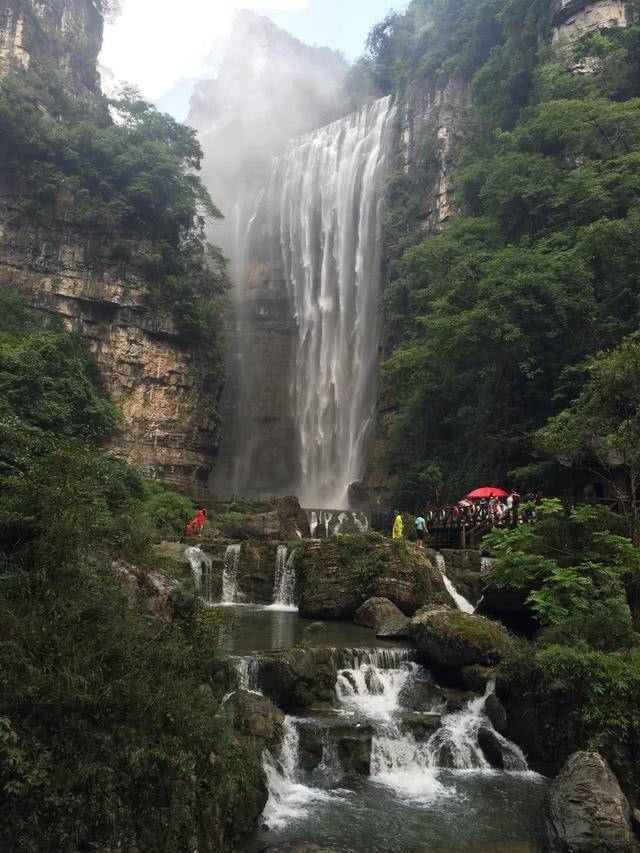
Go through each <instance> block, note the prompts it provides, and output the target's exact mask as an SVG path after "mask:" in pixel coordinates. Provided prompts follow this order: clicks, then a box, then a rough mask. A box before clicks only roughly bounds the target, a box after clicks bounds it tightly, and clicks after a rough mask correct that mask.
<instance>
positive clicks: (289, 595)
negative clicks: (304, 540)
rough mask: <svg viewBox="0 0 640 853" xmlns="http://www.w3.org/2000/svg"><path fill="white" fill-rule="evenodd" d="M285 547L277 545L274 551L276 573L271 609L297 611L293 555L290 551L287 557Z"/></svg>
mask: <svg viewBox="0 0 640 853" xmlns="http://www.w3.org/2000/svg"><path fill="white" fill-rule="evenodd" d="M287 554H288V548H287V546H286V545H278V548H277V551H276V572H275V581H274V584H273V605H272V606H273V608H277V609H280V610H297V607H296V570H295V555H296V552H295V551H292V552H291V554H290V555H289V556H288V557H287Z"/></svg>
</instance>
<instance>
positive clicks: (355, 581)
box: [296, 533, 453, 619]
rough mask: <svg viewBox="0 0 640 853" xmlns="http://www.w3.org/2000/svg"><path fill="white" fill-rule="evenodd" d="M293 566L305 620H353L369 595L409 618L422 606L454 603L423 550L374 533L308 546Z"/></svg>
mask: <svg viewBox="0 0 640 853" xmlns="http://www.w3.org/2000/svg"><path fill="white" fill-rule="evenodd" d="M296 564H297V568H298V586H299V595H300V615H301V616H303V617H307V618H311V619H352V618H353V617H354V615H355V613H356V611H357V610H358V609H359V608H360V607H361V606H362V605H363V604H364V602H365V601H367V599H369V598H371V597H372V596H373V597H378V598H387V599H389V600H390V601H391V602H392V603H393V604H395V605H396V606H397V607H398V608H399V609H400V610H401V611H402V612H403V613H404V614H405V615H407V616H411V615H412V614H413V613H415V611H416V610H417V609H418V608H419V607H421V606H422V605H424V604H449V605H452V604H453V602H452V600H451V597H450V595H449V593H448V592H447V590H446V588H445V585H444V581H443V580H442V576H441V574H440V572H439V571H438V570H437V569H436V568H435V567H434V566H433V564H432V562H431V560H430V559H429V558H428V556H427V555H426V553H425V552H422V551H418V550H417V549H416V548H414V547H413V546H411V545H409V544H408V543H406V542H392V541H391V540H389V539H385V538H384V537H383V536H379V535H378V534H375V533H371V534H360V535H357V536H341V537H336V538H333V539H324V540H321V541H317V542H309V543H306V544H305V545H303V546H302V547H301V548H299V549H298V550H297V552H296Z"/></svg>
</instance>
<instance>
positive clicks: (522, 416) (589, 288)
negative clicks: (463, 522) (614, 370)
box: [367, 0, 640, 504]
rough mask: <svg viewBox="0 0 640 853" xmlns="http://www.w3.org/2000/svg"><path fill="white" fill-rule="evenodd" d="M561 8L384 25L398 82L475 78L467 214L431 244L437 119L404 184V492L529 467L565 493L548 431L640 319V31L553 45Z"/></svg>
mask: <svg viewBox="0 0 640 853" xmlns="http://www.w3.org/2000/svg"><path fill="white" fill-rule="evenodd" d="M550 10H551V4H550V2H549V0H536V2H534V3H530V2H524V0H500V2H483V3H480V4H478V3H476V2H465V0H437V2H436V0H415V2H414V3H412V4H411V6H410V8H409V12H408V13H407V15H405V16H399V17H398V16H396V17H392V18H391V19H389V20H388V21H387V22H385V24H384V25H382V26H381V28H378V30H376V31H374V33H373V35H372V40H371V42H370V55H369V58H368V59H367V63H368V64H369V65H370V66H371V69H372V70H373V73H375V75H376V77H377V79H378V81H379V83H380V85H382V86H383V87H385V86H386V87H390V86H397V85H406V86H409V87H410V86H411V85H413V84H415V83H418V84H420V85H425V86H426V85H429V81H432V82H433V80H434V79H435V80H436V81H437V82H438V84H439V85H444V84H445V83H446V82H447V81H450V80H452V81H454V82H455V81H459V82H461V83H462V85H464V86H468V87H469V88H470V91H471V108H470V113H469V116H468V120H467V126H466V128H465V132H466V138H467V144H466V145H465V146H464V147H463V149H462V151H461V152H460V155H459V157H458V165H457V167H456V170H455V181H454V187H455V203H456V205H457V206H458V207H459V209H460V215H459V216H458V217H457V218H456V219H455V220H453V221H452V222H451V223H450V224H446V225H445V227H444V228H443V229H442V231H441V232H440V233H433V234H428V235H427V236H426V237H425V234H424V222H425V220H426V219H427V215H428V207H427V205H428V204H429V203H430V201H431V199H432V197H433V186H434V180H435V178H436V177H437V176H438V174H439V166H438V158H437V154H438V150H437V144H436V143H437V140H435V138H434V136H433V133H432V131H431V130H430V129H427V131H426V132H425V137H424V142H423V146H422V148H421V149H420V150H419V151H418V152H417V156H416V163H415V164H414V165H415V169H414V174H410V175H406V174H404V172H403V171H401V170H400V171H399V172H398V174H396V175H394V176H393V177H392V180H391V186H390V199H391V209H390V213H389V227H388V237H389V284H388V288H387V292H386V313H387V330H388V348H389V350H390V355H389V357H388V358H387V361H386V364H385V369H384V377H385V380H386V391H385V398H386V399H385V402H386V405H387V407H388V409H389V411H390V414H389V416H388V418H387V421H386V432H387V439H388V447H389V458H388V463H389V467H390V469H391V470H392V471H394V472H398V473H399V474H400V477H401V483H400V496H399V499H400V500H403V501H404V502H405V503H407V504H409V503H410V502H414V501H417V500H419V499H423V498H424V497H425V492H424V489H423V488H422V487H421V482H424V480H425V476H426V475H427V474H428V476H426V479H427V480H434V479H435V480H436V481H437V480H438V477H437V476H435V477H434V475H433V471H434V468H437V469H440V471H441V473H442V479H443V489H444V492H445V493H446V495H447V496H449V497H452V498H454V497H455V498H457V497H459V496H460V494H461V493H464V492H465V491H466V490H467V489H468V488H469V487H473V486H477V485H478V483H479V482H489V481H490V482H496V481H497V482H501V481H502V482H505V481H506V480H507V478H508V477H509V473H510V472H512V471H516V472H517V476H519V479H518V482H519V484H520V485H521V486H523V487H527V488H532V487H535V488H546V489H549V490H551V489H552V488H553V489H555V488H557V487H558V485H559V483H560V482H561V480H562V472H561V469H560V468H559V466H557V465H554V464H549V463H548V462H546V461H544V459H542V458H541V456H540V455H539V449H540V448H539V446H538V448H537V449H536V448H535V447H534V441H533V436H534V434H535V433H536V431H537V430H538V429H539V428H540V427H541V426H542V425H543V424H544V423H545V421H546V420H547V419H548V418H549V417H551V416H554V415H556V414H557V413H558V412H560V411H561V410H562V409H563V408H565V407H566V406H568V405H569V404H570V402H571V400H572V399H573V398H574V397H576V396H577V395H578V394H579V392H580V389H581V387H582V383H583V382H584V376H585V373H586V368H585V366H584V363H585V360H587V359H589V358H590V357H592V356H593V355H594V354H595V353H597V352H598V351H599V350H601V349H603V348H605V347H610V346H615V345H617V344H619V343H621V342H622V341H623V340H624V338H625V336H626V335H629V334H631V333H633V332H634V331H635V330H636V329H637V327H638V310H639V304H638V288H637V281H638V276H639V275H640V240H638V234H639V233H640V207H639V206H638V198H639V197H640V192H639V190H640V27H637V26H630V27H628V28H626V29H609V30H605V31H602V32H599V33H595V34H591V35H589V36H585V37H583V38H581V39H580V40H578V41H577V42H575V43H574V44H573V45H572V46H570V47H569V48H565V49H564V51H559V50H556V49H553V48H551V47H546V46H545V45H547V44H548V43H549V41H550ZM452 45H454V46H455V49H450V48H451V46H452ZM441 46H444V47H445V50H444V51H443V53H442V54H440V53H439V52H438V51H439V49H440V47H441ZM447 46H448V47H447ZM445 57H446V58H445ZM405 58H406V59H405ZM576 65H579V66H580V67H581V69H582V71H583V72H584V70H585V69H588V70H589V73H576V70H575V69H576ZM416 69H417V70H416ZM635 381H636V382H637V378H636V379H635ZM429 472H430V473H429Z"/></svg>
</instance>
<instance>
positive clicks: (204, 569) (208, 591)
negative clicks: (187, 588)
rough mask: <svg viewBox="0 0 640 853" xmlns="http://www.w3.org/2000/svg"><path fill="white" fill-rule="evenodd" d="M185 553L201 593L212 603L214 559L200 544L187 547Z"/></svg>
mask: <svg viewBox="0 0 640 853" xmlns="http://www.w3.org/2000/svg"><path fill="white" fill-rule="evenodd" d="M184 555H185V558H186V560H187V562H188V563H189V565H190V566H191V574H192V575H193V579H194V580H195V583H196V587H197V589H198V591H199V593H200V595H201V596H202V597H203V598H204V600H205V601H206V602H208V603H211V602H212V601H213V576H212V566H213V561H212V560H211V557H210V556H209V554H207V553H206V552H205V551H203V550H202V548H200V547H199V546H192V547H190V548H187V549H186V550H185V552H184Z"/></svg>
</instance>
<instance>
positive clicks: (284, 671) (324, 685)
mask: <svg viewBox="0 0 640 853" xmlns="http://www.w3.org/2000/svg"><path fill="white" fill-rule="evenodd" d="M337 677H338V670H337V667H336V663H335V660H334V656H333V653H332V651H331V649H326V648H304V649H302V648H298V649H289V650H288V651H286V652H279V653H277V654H271V655H265V656H264V657H262V658H260V686H261V688H262V690H263V692H264V693H265V695H267V696H268V697H269V698H270V699H272V700H273V701H274V702H275V703H276V705H278V707H279V708H283V709H284V710H285V711H290V710H295V709H300V708H308V707H309V706H310V705H315V704H322V703H331V702H333V699H334V697H335V684H336V679H337Z"/></svg>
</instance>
